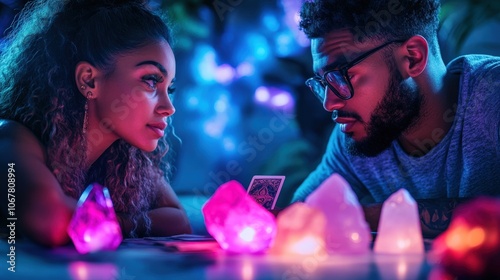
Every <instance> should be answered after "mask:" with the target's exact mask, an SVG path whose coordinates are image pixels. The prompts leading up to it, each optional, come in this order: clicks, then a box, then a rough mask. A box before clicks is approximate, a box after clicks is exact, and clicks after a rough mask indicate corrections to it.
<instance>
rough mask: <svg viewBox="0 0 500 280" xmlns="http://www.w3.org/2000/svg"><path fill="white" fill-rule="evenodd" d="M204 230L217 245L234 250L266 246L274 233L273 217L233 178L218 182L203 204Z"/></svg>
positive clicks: (249, 251) (259, 250)
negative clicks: (225, 181)
mask: <svg viewBox="0 0 500 280" xmlns="http://www.w3.org/2000/svg"><path fill="white" fill-rule="evenodd" d="M202 212H203V217H204V219H205V225H206V227H207V231H208V232H209V233H210V235H212V237H213V238H215V240H217V242H218V243H219V245H220V246H221V248H223V249H225V250H227V251H231V252H237V253H256V252H262V251H264V250H267V249H268V248H269V247H270V246H271V243H272V242H273V240H274V238H275V236H276V227H277V226H276V219H275V218H274V216H273V215H272V214H271V213H270V212H269V211H267V210H266V209H265V208H264V207H262V206H261V205H260V204H258V203H257V202H256V201H255V200H254V199H253V198H252V197H251V196H249V195H248V194H247V193H246V191H245V189H244V188H243V186H242V185H241V184H240V183H238V182H237V181H229V182H227V183H225V184H222V185H221V186H220V187H219V188H218V189H217V191H216V192H215V193H214V194H213V196H212V197H211V198H210V199H209V200H208V201H207V202H206V203H205V205H203V208H202Z"/></svg>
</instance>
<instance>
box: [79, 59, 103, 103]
mask: <svg viewBox="0 0 500 280" xmlns="http://www.w3.org/2000/svg"><path fill="white" fill-rule="evenodd" d="M98 74H99V70H98V69H97V68H96V67H94V66H93V65H92V64H90V63H88V62H86V61H80V62H78V63H77V64H76V68H75V81H76V86H77V87H78V90H79V91H80V93H81V94H82V95H83V96H84V97H85V98H87V97H88V95H89V91H90V92H91V93H90V95H92V97H93V98H95V97H96V94H97V91H96V90H94V89H95V87H96V77H97V76H98Z"/></svg>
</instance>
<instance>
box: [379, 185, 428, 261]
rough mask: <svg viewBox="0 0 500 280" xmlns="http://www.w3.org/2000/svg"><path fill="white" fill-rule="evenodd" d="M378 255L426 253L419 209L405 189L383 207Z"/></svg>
mask: <svg viewBox="0 0 500 280" xmlns="http://www.w3.org/2000/svg"><path fill="white" fill-rule="evenodd" d="M373 250H374V251H375V252H377V253H390V254H397V253H411V254H413V253H415V254H419V253H424V241H423V238H422V230H421V228H420V219H419V216H418V207H417V203H416V202H415V200H414V199H413V198H412V197H411V195H410V193H408V191H407V190H405V189H400V190H399V191H397V192H395V193H393V194H392V195H391V196H390V197H389V198H388V199H387V200H386V201H385V202H384V204H383V205H382V213H381V214H380V222H379V226H378V232H377V238H376V239H375V246H374V249H373Z"/></svg>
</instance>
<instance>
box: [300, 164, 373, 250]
mask: <svg viewBox="0 0 500 280" xmlns="http://www.w3.org/2000/svg"><path fill="white" fill-rule="evenodd" d="M306 203H307V204H308V205H309V206H311V207H315V208H317V209H320V210H321V211H322V212H323V213H324V214H325V216H326V220H327V225H326V236H325V238H326V240H325V241H326V248H327V251H328V253H329V254H338V253H342V254H345V253H348V254H350V253H366V252H369V251H370V242H371V239H372V238H371V234H370V228H369V226H368V224H367V223H366V221H365V216H364V212H363V209H362V208H361V205H360V204H359V201H358V199H357V197H356V195H355V194H354V192H353V191H352V189H351V187H350V185H349V183H347V182H346V181H345V179H344V178H342V176H340V175H338V174H333V175H331V176H330V177H329V178H328V179H326V180H325V181H324V182H323V183H322V184H321V185H320V186H319V187H318V188H317V189H316V190H315V191H314V192H312V193H311V194H310V195H309V196H308V197H307V198H306Z"/></svg>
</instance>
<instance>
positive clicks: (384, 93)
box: [311, 30, 422, 156]
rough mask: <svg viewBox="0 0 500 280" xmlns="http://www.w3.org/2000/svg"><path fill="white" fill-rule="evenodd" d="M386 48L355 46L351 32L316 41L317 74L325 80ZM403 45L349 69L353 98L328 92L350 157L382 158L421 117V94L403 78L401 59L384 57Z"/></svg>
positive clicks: (328, 107)
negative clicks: (328, 71) (327, 75)
mask: <svg viewBox="0 0 500 280" xmlns="http://www.w3.org/2000/svg"><path fill="white" fill-rule="evenodd" d="M384 43H385V42H384V41H373V40H366V41H365V42H363V43H355V42H354V38H353V36H352V34H351V33H350V32H348V31H347V30H341V31H335V32H332V33H329V34H328V35H326V36H325V37H324V38H320V39H313V40H312V44H311V51H312V56H313V68H314V71H315V73H316V75H318V76H320V77H323V75H324V73H325V70H326V69H335V68H336V67H342V66H343V65H345V64H347V63H348V62H350V61H352V60H353V59H356V58H357V57H359V56H360V55H362V54H364V53H366V52H368V51H370V50H372V49H374V48H376V47H378V46H380V45H382V44H384ZM397 46H398V45H397V44H391V45H388V46H387V47H385V48H384V49H381V50H379V51H377V52H374V53H373V54H371V55H370V56H368V57H367V58H366V59H364V60H362V61H361V62H360V63H358V64H356V65H354V66H353V67H351V68H349V70H348V73H347V76H348V77H349V78H350V82H351V84H352V87H353V91H354V95H353V97H352V98H351V99H349V100H342V99H340V98H339V97H337V96H336V95H335V94H334V93H333V92H332V91H331V90H330V89H327V91H326V97H325V99H324V100H323V106H324V108H325V109H326V110H327V111H330V112H333V119H334V120H335V122H337V123H338V125H339V126H340V129H341V131H342V132H344V133H345V135H346V138H345V139H346V144H347V148H348V152H349V153H351V154H353V155H362V156H376V155H378V154H380V153H381V152H382V151H384V150H385V149H387V148H388V147H389V146H390V144H391V143H392V141H394V140H395V139H397V138H398V137H399V136H401V134H402V133H403V132H404V131H405V130H407V129H408V128H409V127H410V126H411V125H412V124H413V123H415V122H416V120H417V119H418V118H419V113H420V107H421V104H422V99H421V95H420V94H419V92H418V90H417V89H416V88H415V87H414V86H413V85H411V84H410V83H409V81H406V80H404V79H403V77H402V76H401V74H400V72H399V70H398V65H397V64H396V62H395V59H394V58H393V57H392V56H391V57H389V58H388V57H385V56H384V50H386V51H390V49H389V48H396V47H397ZM332 67H333V68H332Z"/></svg>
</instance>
